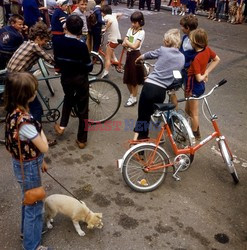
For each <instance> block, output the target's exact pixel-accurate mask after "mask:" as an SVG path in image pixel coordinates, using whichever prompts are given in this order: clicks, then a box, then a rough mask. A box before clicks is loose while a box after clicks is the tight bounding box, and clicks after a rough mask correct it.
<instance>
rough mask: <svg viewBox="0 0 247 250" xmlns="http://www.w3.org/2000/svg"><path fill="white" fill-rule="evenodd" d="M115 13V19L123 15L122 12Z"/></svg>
mask: <svg viewBox="0 0 247 250" xmlns="http://www.w3.org/2000/svg"><path fill="white" fill-rule="evenodd" d="M115 15H116V18H117V20H119V19H120V18H121V16H122V15H123V13H120V12H119V13H116V14H115Z"/></svg>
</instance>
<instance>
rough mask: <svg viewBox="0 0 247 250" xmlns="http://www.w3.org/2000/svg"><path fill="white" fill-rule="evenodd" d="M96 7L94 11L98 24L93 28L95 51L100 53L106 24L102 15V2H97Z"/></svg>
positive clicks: (98, 0) (99, 0)
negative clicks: (102, 32) (102, 34)
mask: <svg viewBox="0 0 247 250" xmlns="http://www.w3.org/2000/svg"><path fill="white" fill-rule="evenodd" d="M95 3H96V6H95V7H94V9H93V11H94V13H95V15H96V19H97V23H96V24H95V25H94V26H92V30H91V33H92V37H93V51H95V52H98V51H99V47H100V44H101V29H102V25H104V24H105V22H104V21H103V18H102V15H101V6H100V4H101V0H95Z"/></svg>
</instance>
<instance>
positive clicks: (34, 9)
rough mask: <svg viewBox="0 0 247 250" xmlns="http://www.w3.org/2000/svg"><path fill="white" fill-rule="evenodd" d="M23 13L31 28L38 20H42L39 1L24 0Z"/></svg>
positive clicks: (26, 22)
mask: <svg viewBox="0 0 247 250" xmlns="http://www.w3.org/2000/svg"><path fill="white" fill-rule="evenodd" d="M22 7H23V15H24V20H25V24H26V25H27V26H28V27H29V28H30V27H31V26H33V25H34V24H35V23H36V22H38V21H40V20H41V14H40V11H39V5H38V1H36V0H23V2H22Z"/></svg>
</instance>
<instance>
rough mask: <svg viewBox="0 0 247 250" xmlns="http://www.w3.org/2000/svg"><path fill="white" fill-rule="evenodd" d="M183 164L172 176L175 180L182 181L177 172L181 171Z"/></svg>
mask: <svg viewBox="0 0 247 250" xmlns="http://www.w3.org/2000/svg"><path fill="white" fill-rule="evenodd" d="M182 166H183V165H182V164H181V165H180V166H179V167H178V168H177V169H176V171H175V173H174V174H173V175H172V177H173V178H174V179H175V181H180V180H181V178H180V177H179V176H178V175H177V173H178V172H179V170H180V168H181V167H182Z"/></svg>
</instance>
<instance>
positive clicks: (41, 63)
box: [38, 59, 55, 96]
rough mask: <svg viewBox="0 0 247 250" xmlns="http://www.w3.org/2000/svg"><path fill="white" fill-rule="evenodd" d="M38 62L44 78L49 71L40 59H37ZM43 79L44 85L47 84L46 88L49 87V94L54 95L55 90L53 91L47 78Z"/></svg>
mask: <svg viewBox="0 0 247 250" xmlns="http://www.w3.org/2000/svg"><path fill="white" fill-rule="evenodd" d="M38 64H39V67H40V70H41V73H42V76H43V77H44V78H45V77H48V76H49V71H48V70H47V68H46V66H45V63H44V61H43V60H42V59H39V62H38ZM44 81H45V83H46V85H47V87H48V89H49V91H50V93H51V95H52V96H54V95H55V91H54V89H53V87H52V86H51V84H50V82H49V80H47V79H46V80H44Z"/></svg>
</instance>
